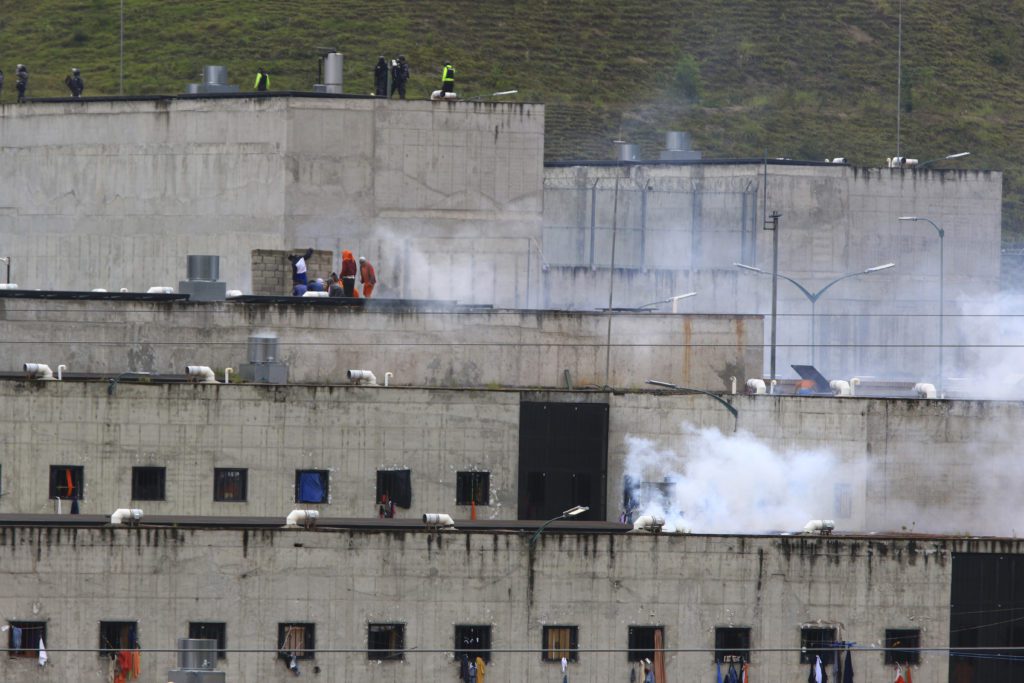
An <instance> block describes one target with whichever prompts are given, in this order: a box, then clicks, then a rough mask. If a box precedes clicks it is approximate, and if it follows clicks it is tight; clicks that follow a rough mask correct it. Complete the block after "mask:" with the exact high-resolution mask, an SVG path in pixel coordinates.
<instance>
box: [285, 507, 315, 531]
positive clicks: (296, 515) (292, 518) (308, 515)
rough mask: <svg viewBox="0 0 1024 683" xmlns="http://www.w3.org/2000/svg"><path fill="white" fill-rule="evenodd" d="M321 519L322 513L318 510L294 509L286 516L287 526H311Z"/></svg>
mask: <svg viewBox="0 0 1024 683" xmlns="http://www.w3.org/2000/svg"><path fill="white" fill-rule="evenodd" d="M318 519H320V513H319V512H318V511H316V510H292V511H291V512H289V513H288V516H287V517H285V518H284V524H285V526H288V527H292V528H296V527H298V526H299V525H300V523H301V525H302V526H304V527H306V528H309V527H311V526H313V525H314V524H315V523H316V520H318Z"/></svg>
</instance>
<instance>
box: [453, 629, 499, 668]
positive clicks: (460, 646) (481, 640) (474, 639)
mask: <svg viewBox="0 0 1024 683" xmlns="http://www.w3.org/2000/svg"><path fill="white" fill-rule="evenodd" d="M463 655H465V656H466V657H467V658H468V659H469V661H471V662H472V661H475V660H476V658H477V657H480V658H481V659H483V660H484V661H485V662H487V663H488V664H490V662H491V627H490V626H456V627H455V661H461V660H462V657H463Z"/></svg>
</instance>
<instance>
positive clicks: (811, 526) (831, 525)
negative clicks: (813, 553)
mask: <svg viewBox="0 0 1024 683" xmlns="http://www.w3.org/2000/svg"><path fill="white" fill-rule="evenodd" d="M835 528H836V523H835V522H834V521H832V520H831V519H812V520H811V521H809V522H807V524H805V525H804V533H805V534H813V533H819V534H821V535H823V536H827V535H828V534H831V533H832V531H833V530H834V529H835Z"/></svg>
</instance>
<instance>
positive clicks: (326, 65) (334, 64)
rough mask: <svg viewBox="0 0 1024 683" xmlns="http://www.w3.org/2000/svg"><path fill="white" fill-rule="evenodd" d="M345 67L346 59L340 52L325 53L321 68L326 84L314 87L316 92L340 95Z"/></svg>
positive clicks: (318, 84)
mask: <svg viewBox="0 0 1024 683" xmlns="http://www.w3.org/2000/svg"><path fill="white" fill-rule="evenodd" d="M344 66H345V57H344V55H342V54H341V53H340V52H327V53H324V55H323V57H322V59H321V61H320V68H321V70H322V72H323V75H324V82H323V83H317V84H316V85H314V86H313V91H314V92H323V93H329V94H332V95H340V94H342V93H343V92H344V90H342V71H343V67H344Z"/></svg>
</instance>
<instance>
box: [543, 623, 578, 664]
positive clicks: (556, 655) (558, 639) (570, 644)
mask: <svg viewBox="0 0 1024 683" xmlns="http://www.w3.org/2000/svg"><path fill="white" fill-rule="evenodd" d="M578 634H579V627H578V626H545V627H544V642H543V643H542V644H541V647H542V648H543V650H544V653H543V656H542V657H541V659H543V660H544V661H545V662H560V661H562V657H565V658H566V659H568V660H569V661H570V662H578V661H579V659H580V658H579V650H577V648H578V647H579V643H578V640H577V637H578Z"/></svg>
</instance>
